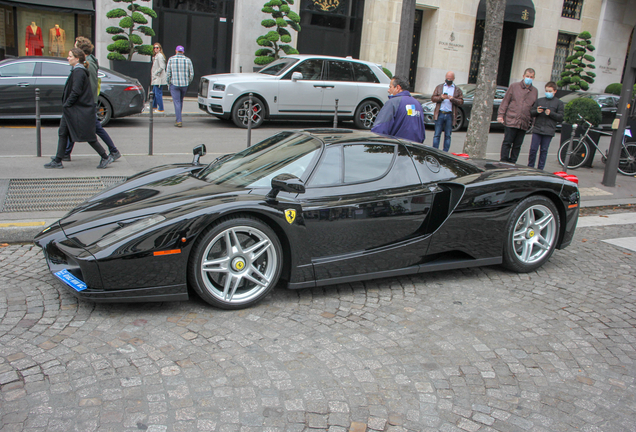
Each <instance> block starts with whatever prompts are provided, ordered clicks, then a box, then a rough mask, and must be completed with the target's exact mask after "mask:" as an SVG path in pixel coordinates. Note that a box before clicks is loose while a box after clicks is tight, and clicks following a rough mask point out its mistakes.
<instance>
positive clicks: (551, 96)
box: [545, 92, 554, 99]
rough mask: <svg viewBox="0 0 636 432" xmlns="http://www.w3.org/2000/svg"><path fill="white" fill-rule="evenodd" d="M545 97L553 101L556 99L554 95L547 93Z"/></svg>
mask: <svg viewBox="0 0 636 432" xmlns="http://www.w3.org/2000/svg"><path fill="white" fill-rule="evenodd" d="M545 97H546V98H548V99H552V98H553V97H554V93H552V92H545Z"/></svg>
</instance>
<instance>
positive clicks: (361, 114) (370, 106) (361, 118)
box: [353, 100, 382, 129]
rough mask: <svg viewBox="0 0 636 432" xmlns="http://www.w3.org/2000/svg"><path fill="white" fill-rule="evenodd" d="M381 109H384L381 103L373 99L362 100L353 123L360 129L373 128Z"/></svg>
mask: <svg viewBox="0 0 636 432" xmlns="http://www.w3.org/2000/svg"><path fill="white" fill-rule="evenodd" d="M380 109H382V107H381V106H380V104H379V103H377V102H374V101H372V100H367V101H364V102H362V103H361V104H360V105H358V108H356V112H355V114H354V115H353V123H354V124H355V126H356V127H357V128H358V129H371V128H372V127H373V123H374V122H375V118H376V117H377V116H378V113H379V112H380Z"/></svg>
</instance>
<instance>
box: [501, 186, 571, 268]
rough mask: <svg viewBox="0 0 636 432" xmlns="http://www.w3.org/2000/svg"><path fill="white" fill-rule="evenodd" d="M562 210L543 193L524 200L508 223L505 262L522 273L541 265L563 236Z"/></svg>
mask: <svg viewBox="0 0 636 432" xmlns="http://www.w3.org/2000/svg"><path fill="white" fill-rule="evenodd" d="M559 229H560V220H559V212H558V211H557V209H556V207H555V205H554V203H553V202H552V201H550V200H549V199H548V198H546V197H543V196H531V197H528V198H526V199H524V200H523V201H521V202H520V203H519V204H517V206H516V207H515V209H514V210H513V212H512V214H511V215H510V219H509V220H508V223H507V224H506V231H505V233H506V235H505V238H504V245H503V265H504V267H506V268H507V269H509V270H512V271H515V272H518V273H527V272H531V271H533V270H536V269H537V268H539V267H541V266H542V265H543V264H544V263H545V262H546V261H547V260H548V259H550V257H551V256H552V253H553V252H554V248H555V247H556V244H557V241H558V239H559Z"/></svg>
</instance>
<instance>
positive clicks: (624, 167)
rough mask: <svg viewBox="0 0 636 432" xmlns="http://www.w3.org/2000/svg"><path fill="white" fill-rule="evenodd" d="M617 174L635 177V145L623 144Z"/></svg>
mask: <svg viewBox="0 0 636 432" xmlns="http://www.w3.org/2000/svg"><path fill="white" fill-rule="evenodd" d="M618 172H619V173H621V174H624V175H628V176H633V175H636V144H625V146H624V147H621V156H620V158H619V159H618Z"/></svg>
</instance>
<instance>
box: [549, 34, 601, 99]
mask: <svg viewBox="0 0 636 432" xmlns="http://www.w3.org/2000/svg"><path fill="white" fill-rule="evenodd" d="M578 39H579V40H577V41H576V42H575V43H574V53H573V54H572V55H571V56H569V57H568V58H566V59H565V61H566V62H567V63H566V65H565V71H563V72H562V73H561V80H559V81H558V82H557V85H558V86H559V87H570V90H589V88H590V84H592V83H593V82H594V78H595V77H596V74H595V73H594V72H590V71H588V69H596V66H594V65H593V64H592V63H594V61H595V60H596V59H595V58H594V57H592V56H591V55H589V54H587V53H588V52H592V51H594V50H595V49H596V48H594V45H592V43H591V42H590V39H592V35H591V34H590V32H587V31H584V32H582V33H580V34H579V36H578Z"/></svg>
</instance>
